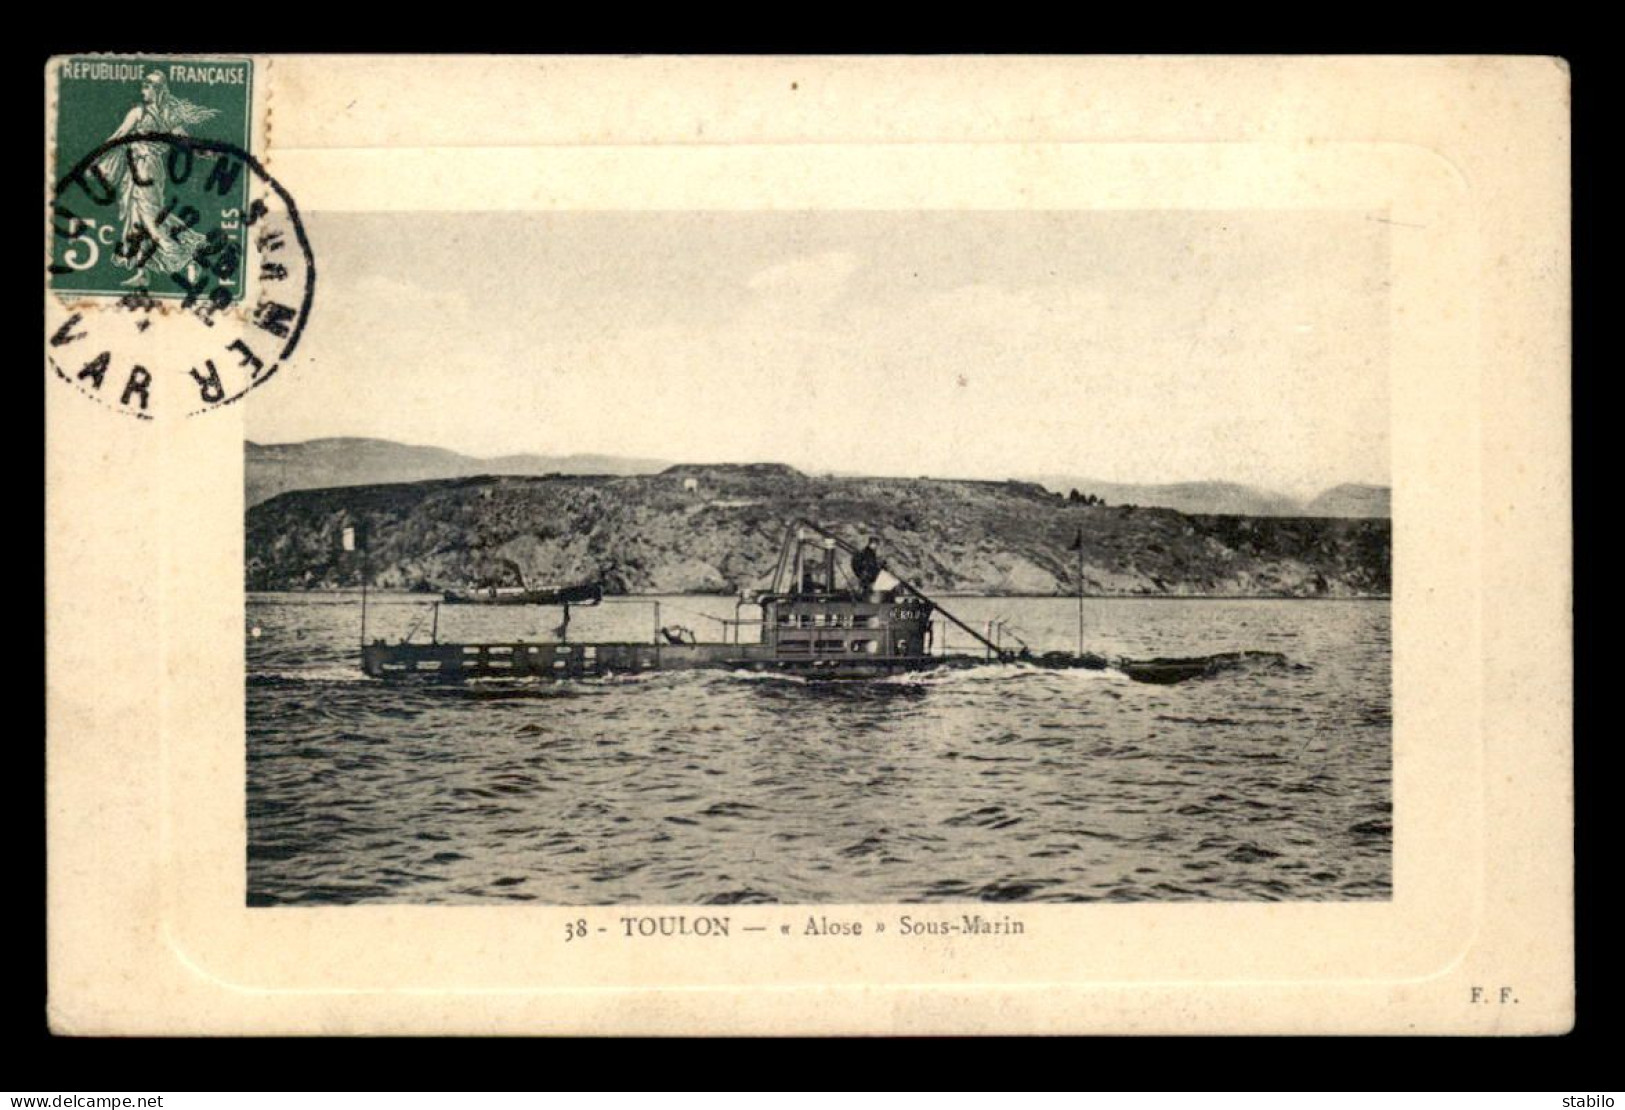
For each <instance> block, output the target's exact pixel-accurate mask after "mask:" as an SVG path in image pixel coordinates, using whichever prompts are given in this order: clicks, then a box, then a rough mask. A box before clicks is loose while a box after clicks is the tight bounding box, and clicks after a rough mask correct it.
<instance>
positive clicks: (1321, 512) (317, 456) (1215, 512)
mask: <svg viewBox="0 0 1625 1110" xmlns="http://www.w3.org/2000/svg"><path fill="white" fill-rule="evenodd" d="M757 465H761V466H767V465H771V464H757ZM671 466H672V464H671V463H670V462H667V461H663V460H659V459H637V458H623V457H621V456H618V455H535V454H523V455H499V456H497V457H496V458H489V459H484V458H477V457H475V456H472V455H462V454H458V453H457V452H456V451H448V450H446V449H445V448H442V447H421V446H415V445H412V444H406V443H395V442H393V441H391V440H387V439H366V438H359V437H346V438H341V439H312V440H307V441H306V442H303V443H263V444H262V443H254V442H252V441H250V442H249V443H247V444H245V461H244V486H245V492H246V495H247V504H248V505H250V506H253V505H258V504H259V503H260V502H262V501H268V500H269V499H271V498H272V497H275V496H276V495H277V494H279V493H285V492H287V491H288V490H300V489H334V488H339V487H344V486H373V485H391V484H394V483H398V482H428V481H438V480H443V479H447V478H473V477H479V476H481V475H491V476H493V477H497V476H517V477H545V476H547V475H549V474H572V475H574V474H607V475H612V476H616V477H625V476H629V475H636V474H658V473H660V472H662V471H664V470H666V469H667V468H669V467H671ZM679 469H680V468H679ZM689 469H692V470H700V469H710V470H714V469H716V468H714V467H699V466H690V467H689ZM843 476H844V477H858V475H854V474H845V475H843ZM1032 481H1033V482H1035V483H1036V484H1038V485H1040V486H1043V487H1044V488H1046V489H1048V490H1050V491H1052V492H1054V493H1058V494H1061V495H1062V496H1063V497H1064V496H1066V495H1067V494H1068V493H1070V492H1071V491H1072V490H1074V489H1075V490H1077V491H1078V492H1079V494H1080V495H1093V496H1095V497H1098V498H1101V499H1102V500H1103V501H1105V502H1106V504H1108V505H1137V506H1139V507H1141V508H1148V509H1149V508H1158V509H1174V510H1177V511H1178V512H1182V513H1192V514H1197V515H1201V514H1207V515H1211V516H1270V517H1294V516H1325V517H1351V518H1379V519H1382V518H1386V517H1387V516H1388V487H1386V486H1363V485H1341V486H1335V487H1333V488H1332V489H1329V490H1327V491H1326V492H1325V493H1322V494H1321V495H1320V496H1318V497H1316V498H1314V499H1313V500H1311V501H1308V502H1304V501H1301V500H1299V499H1297V498H1294V497H1289V496H1287V495H1286V494H1284V493H1277V492H1276V491H1274V490H1267V489H1259V488H1257V487H1256V486H1244V485H1240V484H1238V483H1235V482H1175V483H1169V484H1163V485H1152V484H1130V483H1123V482H1096V481H1091V480H1090V479H1087V478H1077V477H1065V476H1056V475H1044V476H1041V477H1038V478H1035V479H1032Z"/></svg>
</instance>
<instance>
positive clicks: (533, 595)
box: [441, 582, 604, 605]
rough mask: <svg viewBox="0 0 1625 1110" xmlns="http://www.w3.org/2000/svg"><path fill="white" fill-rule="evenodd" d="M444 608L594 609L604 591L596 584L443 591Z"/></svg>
mask: <svg viewBox="0 0 1625 1110" xmlns="http://www.w3.org/2000/svg"><path fill="white" fill-rule="evenodd" d="M441 600H442V601H443V602H445V603H446V604H447V605H597V604H598V603H599V602H601V601H603V600H604V588H603V587H602V586H600V585H598V584H597V583H596V582H592V583H587V584H585V585H580V586H565V587H563V588H561V589H556V590H539V589H535V588H534V587H530V586H485V587H478V588H472V589H466V590H447V591H446V592H445V593H444V594H442V595H441Z"/></svg>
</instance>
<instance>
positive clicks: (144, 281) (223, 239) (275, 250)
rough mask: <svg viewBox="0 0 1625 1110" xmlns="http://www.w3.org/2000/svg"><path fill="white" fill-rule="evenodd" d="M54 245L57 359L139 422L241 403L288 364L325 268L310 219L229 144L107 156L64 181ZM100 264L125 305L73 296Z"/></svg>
mask: <svg viewBox="0 0 1625 1110" xmlns="http://www.w3.org/2000/svg"><path fill="white" fill-rule="evenodd" d="M50 238H51V251H50V256H51V262H50V264H49V276H48V279H47V284H48V288H49V290H50V295H49V296H48V297H47V298H46V331H45V334H46V359H47V361H48V362H49V364H50V366H51V369H52V371H53V372H54V374H55V376H56V377H58V378H60V379H61V380H62V381H64V382H67V383H68V384H69V385H72V386H73V387H74V388H76V389H77V390H79V392H81V393H83V394H85V395H86V396H89V397H91V398H93V399H95V400H97V401H99V402H101V403H102V404H105V405H107V406H109V407H111V408H113V409H115V410H116V411H119V412H122V413H125V414H127V415H130V416H134V417H136V418H138V419H143V420H152V419H155V418H159V417H169V416H178V415H187V416H195V415H198V414H200V413H204V412H209V411H211V410H213V409H216V408H219V407H221V406H223V405H229V404H232V403H233V402H236V401H239V400H241V399H242V398H243V397H245V396H247V395H248V393H249V392H250V391H252V390H253V389H255V388H257V387H258V386H261V385H263V384H265V383H266V382H267V381H269V380H270V379H271V378H272V377H273V376H275V375H276V373H277V372H278V371H279V370H281V369H283V368H284V367H285V366H286V365H287V363H288V360H289V359H290V358H291V357H292V356H293V353H294V351H295V349H296V348H297V347H298V345H299V340H300V337H301V336H302V335H303V334H304V330H305V325H306V323H307V322H308V321H309V318H310V312H311V306H312V304H313V302H314V298H315V292H316V265H315V260H314V258H313V256H312V254H311V249H310V239H309V237H308V235H307V234H306V232H305V227H304V224H303V223H302V222H301V221H300V218H299V210H298V207H297V206H296V205H295V204H294V201H293V198H292V197H291V196H289V195H288V191H287V190H286V189H284V188H283V187H282V186H281V185H280V184H278V183H277V182H276V181H275V180H274V179H273V178H272V177H271V175H270V174H268V173H267V172H266V171H265V167H264V166H262V165H261V164H260V163H259V162H258V161H257V160H256V159H255V158H254V157H253V156H252V155H250V154H249V153H248V152H247V151H246V150H243V149H242V148H241V147H238V146H235V145H233V144H232V143H229V142H223V141H219V140H214V139H203V138H194V137H190V136H186V135H181V134H174V133H165V132H137V133H130V134H125V135H122V136H118V137H116V138H113V139H110V140H108V141H107V142H105V143H102V144H101V145H100V146H98V147H97V148H96V149H94V150H92V151H91V152H90V153H89V154H87V155H85V156H84V157H83V158H81V159H80V160H79V162H78V163H77V164H76V165H74V167H73V168H72V169H71V170H69V171H68V173H66V174H65V175H63V176H62V177H61V178H60V179H59V180H58V181H57V182H56V185H55V188H54V189H53V192H52V197H51V213H50ZM93 263H94V264H95V265H97V266H99V267H100V269H101V270H102V271H104V272H112V269H111V268H116V271H117V273H118V275H119V276H120V277H121V278H122V279H123V280H121V281H120V282H119V283H118V289H117V291H116V292H113V291H106V290H97V291H84V290H81V289H77V288H74V286H73V282H72V280H71V279H72V278H74V277H77V276H79V275H80V274H82V273H83V272H84V271H86V270H88V269H89V268H90V266H91V264H93ZM126 275H127V276H126Z"/></svg>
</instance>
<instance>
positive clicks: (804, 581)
mask: <svg viewBox="0 0 1625 1110" xmlns="http://www.w3.org/2000/svg"><path fill="white" fill-rule="evenodd" d="M838 552H839V553H844V555H845V556H846V558H840V557H838V555H837V553H838ZM364 596H365V595H363V597H364ZM602 600H603V591H602V589H601V588H600V587H599V586H597V585H596V584H594V585H591V586H575V587H569V588H567V589H564V590H551V591H542V590H534V589H528V588H524V587H519V588H488V589H485V590H477V591H451V592H448V593H447V594H446V595H445V597H444V602H445V603H447V604H478V605H556V606H561V607H562V608H563V610H564V623H563V624H562V625H560V626H559V629H558V631H557V633H556V638H555V639H552V640H541V641H522V640H521V641H514V642H505V643H490V642H487V643H456V642H444V641H441V640H440V639H439V636H438V629H439V620H438V611H439V610H438V606H439V604H440V603H436V610H435V614H436V619H435V620H434V622H433V623H432V624H431V629H432V631H431V633H430V640H429V642H427V643H424V642H421V641H413V640H412V639H411V637H410V635H409V636H408V637H407V638H405V639H403V640H401V641H400V642H398V643H393V644H392V643H386V642H385V641H384V640H382V639H374V640H372V641H371V642H367V641H366V636H365V631H363V634H362V641H363V642H362V646H361V666H362V670H363V671H364V672H365V673H366V674H367V675H369V676H371V677H374V678H381V679H439V680H445V681H462V680H466V679H473V678H479V679H485V678H529V679H542V680H553V681H557V680H565V679H581V678H593V677H601V676H610V675H627V674H640V673H645V672H651V671H671V670H695V669H721V670H735V671H746V672H758V673H773V674H783V675H792V676H797V677H802V678H809V679H829V680H837V679H873V678H882V677H886V676H890V675H895V674H900V673H906V672H910V671H922V670H929V669H934V668H943V667H950V668H951V667H968V666H978V665H986V664H988V663H995V664H1021V665H1027V666H1032V667H1036V668H1042V669H1049V670H1078V669H1082V670H1107V669H1112V670H1116V671H1119V672H1120V673H1122V674H1124V675H1126V676H1127V677H1129V678H1131V679H1134V680H1136V681H1140V682H1148V683H1158V684H1167V683H1174V682H1181V681H1184V680H1186V679H1189V678H1197V677H1203V676H1206V675H1211V674H1214V673H1218V671H1220V670H1225V669H1230V666H1231V665H1232V664H1233V663H1234V659H1231V657H1230V656H1208V657H1200V658H1186V659H1152V660H1143V661H1136V660H1129V659H1108V658H1107V657H1105V656H1102V655H1096V654H1092V653H1085V652H1083V651H1081V650H1080V651H1079V652H1078V653H1077V654H1073V653H1070V652H1055V651H1051V652H1045V653H1043V654H1042V655H1035V654H1033V653H1032V652H1031V651H1030V650H1029V649H1028V648H1027V647H1026V645H1022V646H1020V647H1019V648H1017V649H1014V650H1012V649H1010V648H1006V647H1004V646H1003V645H1002V644H1001V643H999V642H997V641H996V639H994V638H993V637H994V636H995V635H996V632H995V630H994V629H993V628H989V629H988V630H987V633H986V634H984V633H983V632H982V631H979V630H977V629H976V628H973V627H972V626H971V625H969V624H967V623H966V622H964V621H962V620H960V619H959V618H958V617H956V616H954V615H953V614H952V613H951V612H949V611H948V610H947V609H945V608H943V607H942V606H941V605H940V604H939V603H938V602H936V601H934V600H933V599H931V598H930V597H928V596H927V595H926V594H925V593H924V591H922V590H920V589H919V588H918V587H917V586H915V585H914V584H913V583H911V582H909V581H907V580H906V579H904V578H902V577H901V576H900V575H897V574H896V573H895V572H893V571H892V570H891V569H890V568H887V567H886V566H885V565H884V564H883V563H881V562H880V559H879V556H878V554H877V553H876V552H875V551H874V548H873V543H872V541H871V544H870V545H869V546H868V547H865V548H862V549H860V548H857V547H855V546H853V545H852V544H850V543H848V542H847V541H846V540H844V539H842V538H841V537H839V536H837V535H835V534H834V533H833V532H830V531H828V530H826V529H824V528H822V527H820V526H818V525H816V524H813V523H811V522H809V521H806V520H800V521H796V522H794V523H793V524H791V525H790V526H789V527H788V528H787V529H786V530H785V534H784V537H783V540H782V541H781V543H780V548H779V556H778V561H777V563H776V565H775V568H774V574H773V580H772V584H771V586H770V587H769V588H768V589H767V590H765V591H763V592H760V593H756V594H752V595H747V596H745V597H742V598H740V600H739V602H738V603H737V604H736V606H735V610H734V618H733V619H731V620H722V619H720V618H712V619H717V620H719V623H720V624H721V625H722V637H721V639H719V640H714V641H703V640H700V639H699V638H698V637H697V636H696V635H695V634H694V633H693V632H692V631H691V630H689V629H687V628H684V627H682V626H679V625H663V624H661V621H660V603H659V602H658V601H639V602H626V603H627V604H646V605H650V606H652V608H653V623H652V626H651V629H652V635H651V637H650V638H649V639H647V640H622V641H598V642H592V641H575V640H571V639H569V638H568V629H569V610H570V606H571V605H595V604H598V603H599V602H601V601H602ZM363 604H365V602H363ZM751 611H754V615H752V613H751ZM948 625H952V626H953V627H955V628H957V629H959V630H961V631H962V632H964V633H966V634H968V635H969V636H970V637H971V639H972V640H973V641H974V642H975V643H977V644H978V645H979V646H980V648H981V649H982V650H981V651H980V652H958V653H948V652H946V651H943V650H940V649H939V647H938V644H939V642H940V641H939V634H938V629H939V627H940V628H942V630H943V632H942V638H945V636H946V627H947V626H948ZM362 627H363V630H364V629H365V627H366V626H365V612H363V625H362ZM1256 654H1258V653H1232V655H1233V656H1234V657H1235V659H1240V658H1241V656H1243V655H1246V656H1252V655H1256Z"/></svg>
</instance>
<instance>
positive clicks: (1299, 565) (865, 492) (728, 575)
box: [245, 464, 1392, 597]
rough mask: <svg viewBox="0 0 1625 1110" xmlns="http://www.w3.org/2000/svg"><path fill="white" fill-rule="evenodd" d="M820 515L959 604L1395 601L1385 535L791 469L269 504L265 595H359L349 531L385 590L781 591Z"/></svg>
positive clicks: (1319, 522) (259, 529)
mask: <svg viewBox="0 0 1625 1110" xmlns="http://www.w3.org/2000/svg"><path fill="white" fill-rule="evenodd" d="M797 516H803V517H806V518H808V519H809V520H814V521H817V522H819V523H820V524H822V525H824V526H825V527H828V528H830V529H831V530H833V531H835V532H836V533H838V534H841V535H844V536H847V537H848V538H849V539H851V540H853V541H855V542H859V543H861V542H862V540H863V539H865V538H867V537H868V536H874V537H875V538H876V540H877V541H878V546H879V549H880V551H881V552H882V554H883V556H884V557H885V558H886V559H887V561H888V562H890V563H892V564H894V565H896V566H897V567H898V568H899V569H900V570H902V571H903V572H904V573H905V574H906V575H907V576H908V577H910V578H911V579H913V580H914V581H916V582H917V583H918V584H919V585H920V586H921V587H922V588H923V589H926V590H929V591H936V592H941V593H975V594H989V595H1008V594H1060V595H1068V594H1071V593H1073V592H1074V591H1075V590H1076V588H1077V568H1078V553H1077V552H1076V551H1075V550H1072V543H1073V540H1074V538H1075V537H1076V536H1078V535H1079V534H1080V533H1081V534H1082V540H1083V579H1084V590H1085V592H1086V593H1089V594H1091V595H1097V596H1170V597H1254V596H1266V597H1382V596H1386V595H1387V594H1388V593H1389V590H1390V586H1391V577H1390V564H1391V559H1392V530H1391V526H1390V523H1389V521H1387V520H1385V519H1350V518H1333V517H1280V516H1269V517H1249V516H1218V515H1206V514H1185V513H1180V512H1177V511H1175V510H1172V509H1160V508H1136V507H1134V506H1127V505H1110V504H1107V505H1098V504H1081V503H1078V502H1075V501H1069V500H1068V499H1067V498H1065V497H1061V496H1059V495H1057V494H1054V493H1051V492H1049V491H1048V490H1046V489H1045V488H1044V487H1042V486H1040V485H1036V484H1033V483H1026V482H982V481H962V480H942V479H929V478H845V477H841V478H837V477H828V478H815V477H809V476H806V475H803V474H801V473H799V472H797V471H795V470H793V469H791V468H789V467H786V466H781V465H777V464H757V465H715V466H692V465H684V466H674V467H670V468H668V469H667V470H665V471H663V472H661V473H659V474H650V475H621V476H614V475H551V476H543V477H530V476H504V477H470V478H456V479H448V480H435V481H420V482H408V483H401V484H392V485H370V486H347V487H342V488H331V489H302V490H294V491H290V492H286V493H282V494H279V495H277V496H275V497H272V498H270V499H269V500H266V501H262V502H260V503H258V504H254V505H252V506H251V507H250V508H249V510H248V513H247V519H246V533H247V535H246V540H247V543H246V553H245V555H246V559H245V561H246V568H245V570H246V585H247V588H248V589H250V590H300V589H338V588H346V587H354V586H356V585H359V583H360V560H359V558H358V557H357V554H356V553H355V552H346V551H344V550H343V545H342V535H343V531H344V529H345V527H347V526H354V525H357V524H360V525H363V526H364V527H365V528H366V529H367V531H368V534H369V536H370V543H369V556H368V559H369V564H370V581H371V583H372V584H373V585H374V586H377V587H379V588H384V589H422V590H443V589H448V588H461V587H467V586H471V585H498V584H517V582H518V580H519V578H520V576H521V575H522V576H523V578H524V580H525V581H527V582H529V583H531V584H533V585H560V584H565V583H575V582H589V581H591V582H600V583H602V584H603V586H604V588H605V589H606V591H608V592H611V593H706V592H729V593H732V592H736V591H739V590H742V589H749V588H759V587H762V586H765V585H766V583H767V579H768V577H769V576H770V575H771V573H772V569H773V565H774V562H775V560H776V558H777V554H778V544H779V539H780V536H781V534H782V529H783V526H784V524H785V523H786V522H788V521H789V520H791V519H792V518H794V517H797Z"/></svg>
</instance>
